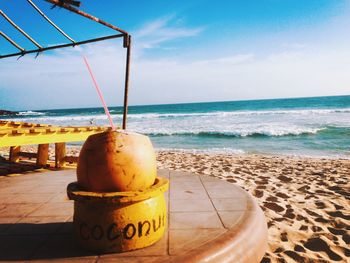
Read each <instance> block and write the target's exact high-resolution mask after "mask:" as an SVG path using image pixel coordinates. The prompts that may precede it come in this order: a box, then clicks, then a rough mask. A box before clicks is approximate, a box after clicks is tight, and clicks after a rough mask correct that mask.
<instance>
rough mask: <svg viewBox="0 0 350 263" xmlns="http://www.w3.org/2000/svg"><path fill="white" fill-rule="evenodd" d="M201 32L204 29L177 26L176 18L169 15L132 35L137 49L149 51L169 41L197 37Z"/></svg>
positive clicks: (148, 24)
mask: <svg viewBox="0 0 350 263" xmlns="http://www.w3.org/2000/svg"><path fill="white" fill-rule="evenodd" d="M203 30H204V28H188V27H184V26H179V25H177V20H176V16H175V15H170V16H166V17H163V18H160V19H157V20H154V21H152V22H149V23H147V24H145V25H144V26H143V27H141V28H140V29H138V30H136V31H135V32H134V34H133V35H134V39H135V42H136V43H137V47H138V49H150V48H156V47H159V46H160V44H162V43H164V42H168V41H171V40H175V39H180V38H186V37H193V36H197V35H198V34H200V33H201V32H202V31H203Z"/></svg>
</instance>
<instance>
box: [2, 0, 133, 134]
mask: <svg viewBox="0 0 350 263" xmlns="http://www.w3.org/2000/svg"><path fill="white" fill-rule="evenodd" d="M45 1H46V2H49V3H51V4H53V5H54V6H59V7H62V8H64V9H67V10H68V11H70V12H73V13H75V14H78V15H80V16H83V17H85V18H87V19H90V20H93V21H95V22H97V23H99V24H102V25H104V26H106V27H109V28H111V29H113V30H115V31H117V32H118V34H114V35H109V36H104V37H99V38H92V39H87V40H83V41H78V42H76V41H74V40H73V38H71V37H70V36H68V35H67V34H66V33H65V32H64V31H63V30H62V29H61V28H59V27H58V26H57V25H56V24H55V23H54V22H53V21H51V20H50V19H49V18H48V17H47V16H46V15H45V14H44V13H43V12H42V11H41V10H40V9H39V8H38V7H37V6H36V5H35V4H34V3H33V1H32V0H27V2H28V3H29V4H30V5H31V6H32V7H33V8H34V9H35V10H36V12H38V13H39V14H40V15H41V16H42V17H43V18H44V20H46V22H48V23H49V24H50V25H51V26H53V27H54V28H55V29H56V30H57V31H58V32H59V33H60V34H62V35H63V36H64V37H65V38H67V39H68V40H69V41H70V43H65V44H60V45H54V46H48V47H43V46H42V45H40V44H39V43H38V42H37V41H35V40H34V39H33V38H32V37H31V36H30V35H29V34H27V33H26V32H25V31H24V30H23V29H22V28H20V27H19V26H18V25H17V24H16V23H15V22H14V21H13V20H11V18H9V17H8V16H7V15H6V14H5V13H4V12H3V11H2V10H0V15H1V16H2V17H3V18H4V19H5V20H6V21H7V22H8V23H10V24H11V25H12V26H13V27H14V28H15V29H16V30H18V31H19V32H20V33H21V34H22V35H24V36H25V37H26V38H27V39H28V40H29V41H30V42H32V43H33V44H34V45H35V46H36V47H37V48H36V49H31V50H26V49H24V48H23V47H21V46H20V45H19V44H17V43H16V42H15V41H14V40H13V39H11V38H10V37H9V36H8V35H6V34H5V33H4V32H2V31H0V35H1V36H2V37H3V38H4V39H5V40H6V41H8V42H9V43H11V45H13V46H14V47H16V48H17V49H18V50H19V52H16V53H10V54H0V59H2V58H8V57H15V56H19V57H21V56H24V55H26V54H30V53H36V54H37V55H38V54H39V53H40V52H44V51H47V50H53V49H59V48H65V47H74V46H78V45H84V44H88V43H93V42H98V41H103V40H108V39H114V38H121V37H122V38H123V47H124V48H126V66H125V67H126V68H125V82H124V104H123V124H122V128H123V129H126V121H127V114H128V93H129V75H130V58H131V36H130V34H129V33H128V32H126V31H125V30H123V29H121V28H118V27H116V26H114V25H112V24H110V23H107V22H105V21H103V20H101V19H99V18H97V17H95V16H92V15H90V14H88V13H85V12H83V11H81V10H79V9H77V8H76V7H79V6H80V1H76V0H45ZM74 6H76V7H74Z"/></svg>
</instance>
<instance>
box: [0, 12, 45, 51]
mask: <svg viewBox="0 0 350 263" xmlns="http://www.w3.org/2000/svg"><path fill="white" fill-rule="evenodd" d="M0 15H2V16H3V17H4V18H5V19H6V20H7V21H8V22H9V23H10V24H11V25H12V26H13V27H14V28H16V29H17V30H18V31H19V32H21V33H22V34H23V35H24V36H25V37H26V38H28V39H29V40H30V41H31V42H32V43H33V44H34V45H36V46H37V47H38V48H42V46H40V45H39V44H38V43H37V42H36V41H35V40H34V39H33V38H32V37H31V36H29V35H28V34H27V33H26V32H24V30H22V28H20V27H19V26H18V25H16V23H15V22H13V21H12V20H11V19H10V18H9V17H8V16H7V15H6V14H5V13H4V12H3V11H2V10H0Z"/></svg>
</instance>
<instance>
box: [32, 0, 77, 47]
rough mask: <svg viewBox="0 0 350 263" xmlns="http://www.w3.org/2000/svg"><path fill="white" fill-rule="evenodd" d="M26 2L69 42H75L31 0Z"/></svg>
mask: <svg viewBox="0 0 350 263" xmlns="http://www.w3.org/2000/svg"><path fill="white" fill-rule="evenodd" d="M27 2H28V3H29V4H30V5H31V6H32V7H33V8H34V9H35V10H36V11H37V12H38V13H39V14H40V15H41V16H42V17H43V18H44V19H45V20H46V21H47V22H49V23H50V24H51V25H52V26H53V27H54V28H56V29H57V31H58V32H60V33H61V34H62V35H63V36H65V37H66V38H67V39H69V40H70V41H71V42H73V43H75V41H74V40H73V39H72V38H71V37H70V36H68V35H67V34H66V33H65V32H63V30H62V29H61V28H59V27H58V26H56V25H55V23H54V22H52V21H51V20H50V18H48V17H47V16H46V15H45V14H44V13H43V11H41V10H40V9H39V7H37V6H36V5H35V4H34V3H33V2H32V1H31V0H27Z"/></svg>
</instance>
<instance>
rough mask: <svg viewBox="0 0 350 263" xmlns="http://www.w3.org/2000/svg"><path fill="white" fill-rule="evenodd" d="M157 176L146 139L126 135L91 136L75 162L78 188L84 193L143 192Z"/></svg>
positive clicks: (144, 137) (119, 132)
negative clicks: (76, 163) (76, 162)
mask: <svg viewBox="0 0 350 263" xmlns="http://www.w3.org/2000/svg"><path fill="white" fill-rule="evenodd" d="M156 175H157V164H156V155H155V152H154V149H153V146H152V143H151V141H150V139H149V138H148V137H147V136H144V135H142V134H138V133H133V132H126V131H122V130H120V131H107V132H103V133H98V134H94V135H91V136H90V137H89V138H88V139H87V140H86V142H85V143H84V145H83V147H82V149H81V152H80V155H79V161H78V167H77V177H78V184H79V185H80V187H82V188H83V189H84V190H86V191H96V192H113V191H117V192H121V191H137V190H143V189H146V188H148V187H150V186H151V185H153V183H154V181H155V178H156Z"/></svg>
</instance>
